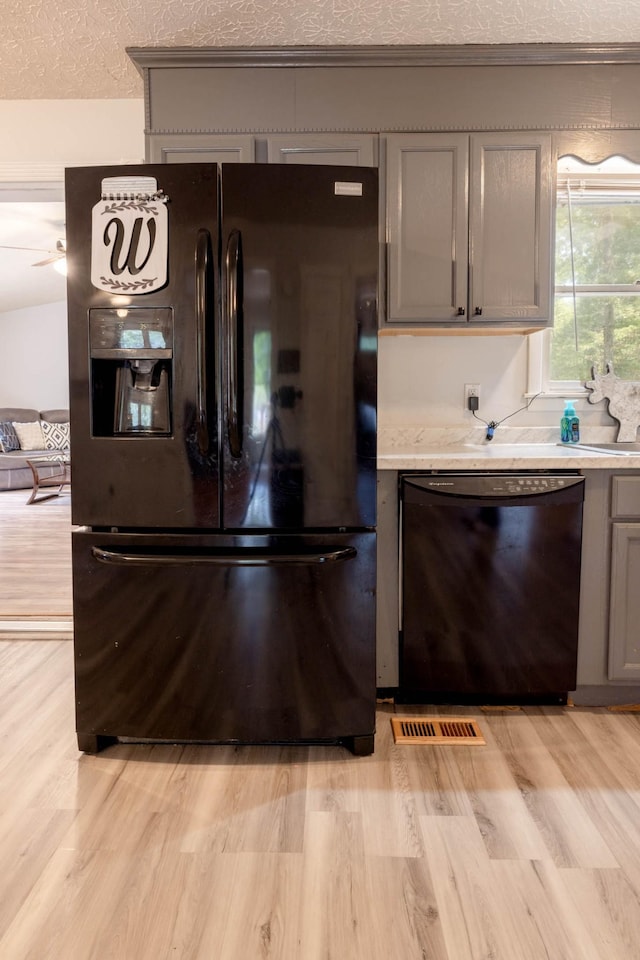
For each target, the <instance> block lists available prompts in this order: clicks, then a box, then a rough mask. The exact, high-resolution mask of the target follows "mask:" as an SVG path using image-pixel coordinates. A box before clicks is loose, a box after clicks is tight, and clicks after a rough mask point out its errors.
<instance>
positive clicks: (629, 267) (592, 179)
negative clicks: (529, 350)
mask: <svg viewBox="0 0 640 960" xmlns="http://www.w3.org/2000/svg"><path fill="white" fill-rule="evenodd" d="M555 249H556V254H555V303H554V326H553V330H552V331H550V332H549V334H548V336H547V339H546V344H547V345H548V350H547V351H546V356H543V365H545V363H544V361H545V360H546V371H544V372H543V380H544V381H546V392H550V393H556V392H557V393H563V392H568V390H570V389H571V388H573V389H574V390H575V389H576V388H579V387H580V386H582V385H583V384H584V382H585V380H589V379H591V368H592V366H593V365H594V364H595V365H596V366H597V367H598V369H599V370H604V366H605V363H607V362H612V363H613V365H614V369H615V372H616V374H617V375H618V376H619V377H621V378H622V379H625V380H638V379H640V165H636V164H633V163H631V162H630V161H628V160H626V159H624V158H623V157H610V158H608V159H607V160H606V161H604V162H603V163H599V164H588V163H584V162H582V161H581V160H579V159H578V158H576V157H573V156H565V157H562V158H561V159H560V160H559V162H558V184H557V203H556V243H555ZM544 354H545V351H544V350H543V355H544ZM544 373H546V376H544Z"/></svg>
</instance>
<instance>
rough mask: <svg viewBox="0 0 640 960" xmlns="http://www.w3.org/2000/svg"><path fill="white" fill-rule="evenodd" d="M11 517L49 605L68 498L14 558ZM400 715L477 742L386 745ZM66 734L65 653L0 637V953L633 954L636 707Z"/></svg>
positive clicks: (638, 801)
mask: <svg viewBox="0 0 640 960" xmlns="http://www.w3.org/2000/svg"><path fill="white" fill-rule="evenodd" d="M0 496H1V497H4V496H6V494H2V495H0ZM25 499H26V497H25ZM22 503H23V501H22ZM15 506H16V510H17V512H18V514H19V515H20V516H23V509H22V506H21V505H20V503H19V502H18V498H16V499H15ZM4 509H5V511H7V512H5V515H4V518H3V519H2V527H1V528H0V535H1V539H2V553H3V559H2V564H3V566H2V571H1V573H2V578H3V579H2V584H3V591H4V589H5V588H4V582H5V581H4V576H5V572H6V573H8V574H10V575H11V576H13V574H12V571H11V569H10V567H11V562H10V561H9V559H8V555H9V554H10V553H11V551H13V557H14V562H15V563H18V564H20V563H22V590H23V591H25V590H26V589H32V590H33V591H34V593H38V594H40V595H42V593H43V591H44V589H45V585H49V584H50V583H51V582H53V583H54V587H53V590H54V593H56V591H58V590H60V597H59V598H58V599H59V600H61V604H60V606H59V607H57V608H56V609H57V610H59V611H63V610H64V609H65V608H64V605H63V602H62V597H63V596H65V597H66V600H65V601H64V602H67V603H70V577H69V578H68V579H69V592H68V593H66V594H65V593H64V591H65V590H66V589H67V587H64V586H63V585H62V581H63V580H64V579H65V577H66V576H67V574H66V573H64V569H65V565H67V573H68V569H69V567H68V564H69V557H68V532H69V519H68V513H67V517H66V519H65V511H68V503H67V504H65V503H64V501H63V498H60V500H59V501H58V502H54V501H50V502H48V503H45V504H43V505H41V506H40V507H38V508H37V516H38V517H39V518H40V519H39V521H37V522H34V523H33V524H32V526H31V528H30V532H29V534H28V535H27V537H26V539H25V550H24V553H23V557H22V559H21V557H20V555H21V554H22V551H21V549H20V547H19V545H18V544H17V542H14V543H13V544H11V543H9V540H11V539H12V538H14V537H15V532H14V533H10V534H9V536H8V540H7V543H6V545H5V533H4V531H5V529H7V530H8V531H10V530H11V529H12V527H11V523H9V524H8V525H7V526H5V523H4V519H6V518H7V517H8V514H9V507H8V503H7V501H5V507H4ZM24 510H25V511H33V515H34V516H36V512H35V511H36V508H35V507H24ZM45 510H46V513H45ZM56 514H58V516H57V517H56ZM30 516H31V514H29V518H28V519H27V520H26V521H25V522H26V523H28V524H31V520H30ZM49 524H51V526H50V531H51V532H50V534H44V532H43V531H44V528H45V527H49ZM56 528H57V530H58V537H59V541H60V542H59V543H58V545H57V546H56V545H55V543H54V541H55V540H56V535H55V534H54V533H53V530H54V529H56ZM39 536H40V537H44V542H45V543H46V542H47V541H48V540H49V537H50V538H51V543H50V544H49V546H48V547H47V548H46V549H45V548H43V549H41V550H40V549H38V547H39V546H40V543H41V541H40V540H39V539H38V537H39ZM31 557H32V558H33V560H34V561H35V566H34V567H32V566H31V560H30V559H29V558H31ZM25 558H27V559H25ZM38 558H39V559H40V560H44V561H46V560H49V561H53V562H52V563H47V562H44V563H42V564H39V562H38ZM32 570H33V571H35V573H34V577H33V579H31V572H32ZM52 570H55V571H57V573H58V578H57V580H56V578H55V577H53V580H51V576H52ZM39 578H42V579H39ZM28 583H31V584H32V586H31V587H30V588H29V587H27V586H26V585H27V584H28ZM56 583H57V584H58V586H55V584H56ZM35 584H38V586H35ZM13 589H14V588H12V591H13ZM10 592H11V591H6V595H7V596H9V594H10ZM23 600H24V597H23ZM39 601H40V602H41V604H42V605H41V606H40V607H39V613H38V615H39V616H44V611H45V610H46V609H52V607H51V605H52V604H53V602H54V598H53V597H52V598H51V599H49V600H47V599H43V597H42V596H40V597H39ZM23 609H26V610H27V614H28V609H29V608H28V605H27V606H26V607H23ZM69 609H70V608H69ZM394 713H405V714H407V713H420V714H423V715H434V714H443V713H445V714H449V715H452V714H457V715H463V716H465V717H468V718H473V719H475V720H476V721H477V723H478V724H479V727H480V730H481V732H482V733H483V735H484V737H485V739H486V744H485V745H483V746H481V745H476V746H466V745H460V744H457V745H454V744H448V745H445V746H433V745H427V746H419V747H416V746H403V745H399V744H396V743H394V740H393V736H392V732H391V728H390V718H391V716H392V715H393V714H394ZM74 727H75V724H74V691H73V649H72V644H71V643H70V642H69V641H68V640H57V639H50V640H44V641H43V640H22V639H21V640H18V639H12V640H0V731H1V733H0V770H1V771H2V776H1V777H0V865H1V869H0V958H2V960H4V958H6V960H60V958H64V960H107V958H117V960H169V958H180V960H187V958H189V960H191V958H194V960H195V958H197V960H212V958H215V960H239V958H242V960H244V958H249V960H254V958H255V960H258V958H261V960H263V958H264V960H274V958H277V960H329V958H335V960H365V958H366V960H391V958H395V957H398V958H402V960H425V958H429V960H481V958H482V960H487V958H489V957H490V958H492V960H549V958H552V960H605V958H606V960H639V958H640V714H638V713H637V712H635V711H633V710H619V709H616V710H607V709H590V708H578V707H566V708H564V707H513V708H481V707H473V708H470V707H466V708H462V709H460V708H434V707H429V706H427V707H420V708H412V707H399V706H394V705H393V704H379V705H378V715H377V732H376V745H375V752H374V754H373V755H372V756H370V757H361V758H358V757H353V756H352V755H351V754H349V753H348V752H347V751H346V750H345V749H343V748H341V747H337V746H336V747H333V746H309V747H307V746H277V745H273V746H266V747H265V746H261V747H257V746H233V745H231V746H226V745H218V746H213V745H185V744H154V745H152V744H131V743H119V744H117V745H115V746H113V747H110V748H109V749H108V750H105V751H104V752H103V753H101V754H98V755H97V756H88V755H83V754H80V753H79V752H78V750H77V742H76V737H75V731H74Z"/></svg>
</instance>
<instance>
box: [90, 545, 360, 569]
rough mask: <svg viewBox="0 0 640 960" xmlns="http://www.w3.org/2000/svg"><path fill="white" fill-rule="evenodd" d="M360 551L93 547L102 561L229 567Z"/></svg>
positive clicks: (339, 557)
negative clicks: (183, 550)
mask: <svg viewBox="0 0 640 960" xmlns="http://www.w3.org/2000/svg"><path fill="white" fill-rule="evenodd" d="M357 553H358V551H357V550H356V549H355V547H336V548H333V549H329V550H319V551H317V552H313V553H295V552H294V553H269V552H268V551H264V552H256V553H253V554H251V553H247V551H246V550H244V551H239V552H238V553H211V554H206V553H204V554H199V553H184V554H179V553H172V552H171V551H170V550H168V551H167V552H166V553H160V552H158V553H128V552H127V551H126V550H124V549H123V550H108V549H106V548H105V547H95V546H94V547H92V548H91V554H92V556H93V557H94V558H95V559H96V560H98V561H99V562H100V563H110V564H115V565H119V566H139V565H145V566H149V565H151V566H175V565H176V564H179V565H180V566H200V565H212V566H225V567H277V566H286V565H294V564H299V565H307V564H319V563H342V562H344V561H345V560H353V559H354V558H355V557H356V556H357Z"/></svg>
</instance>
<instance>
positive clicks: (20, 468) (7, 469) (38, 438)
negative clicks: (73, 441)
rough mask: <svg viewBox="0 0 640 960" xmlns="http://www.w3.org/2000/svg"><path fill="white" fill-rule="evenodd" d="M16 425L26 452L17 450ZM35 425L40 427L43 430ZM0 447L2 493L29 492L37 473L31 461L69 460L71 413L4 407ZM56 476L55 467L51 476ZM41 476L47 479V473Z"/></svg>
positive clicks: (1, 417) (52, 467)
mask: <svg viewBox="0 0 640 960" xmlns="http://www.w3.org/2000/svg"><path fill="white" fill-rule="evenodd" d="M16 423H17V424H19V427H18V428H17V430H18V433H20V434H21V435H22V442H23V443H24V444H25V446H26V449H25V448H23V447H22V446H19V447H18V448H17V449H15V447H16V443H18V444H19V443H20V442H21V440H20V437H19V436H18V433H16V432H15V428H14V430H12V429H11V426H12V425H15V424H16ZM23 424H24V425H25V426H24V427H22V425H23ZM34 424H38V425H39V430H38V427H35V426H34ZM0 446H1V449H0V490H20V489H28V488H29V487H31V486H33V473H32V472H31V468H30V466H29V464H28V463H27V460H35V459H38V457H50V456H65V457H68V456H69V450H70V447H69V411H68V410H32V409H30V408H28V407H0ZM57 469H59V467H58V468H57ZM55 472H56V467H55V466H54V465H52V466H51V469H50V475H53V473H55ZM41 475H43V476H46V475H47V469H45V470H44V471H41Z"/></svg>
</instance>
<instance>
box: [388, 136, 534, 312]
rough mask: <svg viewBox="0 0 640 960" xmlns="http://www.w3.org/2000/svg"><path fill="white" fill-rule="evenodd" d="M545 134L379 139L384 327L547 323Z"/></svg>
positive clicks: (389, 137)
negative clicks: (382, 150) (383, 146)
mask: <svg viewBox="0 0 640 960" xmlns="http://www.w3.org/2000/svg"><path fill="white" fill-rule="evenodd" d="M552 199H553V178H552V170H551V137H550V135H548V134H530V133H524V134H514V133H504V134H472V135H469V134H466V133H457V134H456V133H454V134H440V133H433V134H431V133H425V134H391V135H388V136H387V229H388V290H389V321H390V322H392V323H393V322H401V323H407V322H409V323H415V324H441V325H453V324H456V325H457V324H466V323H468V324H469V325H471V324H474V323H476V324H477V323H482V324H492V323H493V324H501V323H502V322H504V321H509V322H511V323H514V322H516V323H517V322H519V321H526V322H531V321H532V320H534V321H536V322H538V323H540V324H544V323H545V322H547V321H548V319H549V316H550V290H551V270H552V265H551V248H552V245H551V223H552V217H551V207H552Z"/></svg>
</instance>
